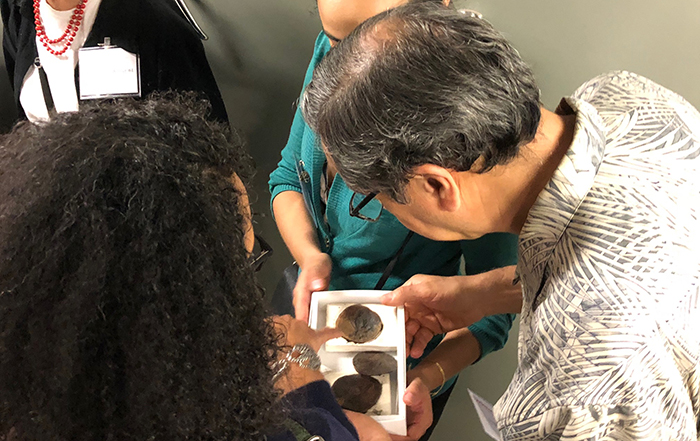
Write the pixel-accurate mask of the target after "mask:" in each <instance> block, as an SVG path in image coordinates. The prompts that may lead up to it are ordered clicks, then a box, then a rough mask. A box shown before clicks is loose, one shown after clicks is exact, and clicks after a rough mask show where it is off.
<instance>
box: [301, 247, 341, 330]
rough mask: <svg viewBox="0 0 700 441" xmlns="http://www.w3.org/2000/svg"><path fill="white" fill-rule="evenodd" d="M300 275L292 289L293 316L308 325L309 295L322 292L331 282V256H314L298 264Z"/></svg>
mask: <svg viewBox="0 0 700 441" xmlns="http://www.w3.org/2000/svg"><path fill="white" fill-rule="evenodd" d="M299 265H300V267H301V273H299V279H297V284H296V286H295V287H294V291H293V294H294V315H295V317H296V318H297V319H298V320H301V321H303V322H306V323H308V321H309V306H310V305H311V293H313V292H316V291H323V290H325V289H326V288H328V285H329V284H330V282H331V268H332V265H333V264H332V262H331V256H329V255H328V254H326V253H318V254H314V255H312V256H310V257H307V258H305V259H304V261H303V263H302V262H299Z"/></svg>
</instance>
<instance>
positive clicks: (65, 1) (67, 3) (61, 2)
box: [46, 0, 80, 11]
mask: <svg viewBox="0 0 700 441" xmlns="http://www.w3.org/2000/svg"><path fill="white" fill-rule="evenodd" d="M46 2H47V3H48V4H49V6H51V7H52V8H54V9H55V10H57V11H69V10H71V9H75V7H76V6H78V3H80V0H46Z"/></svg>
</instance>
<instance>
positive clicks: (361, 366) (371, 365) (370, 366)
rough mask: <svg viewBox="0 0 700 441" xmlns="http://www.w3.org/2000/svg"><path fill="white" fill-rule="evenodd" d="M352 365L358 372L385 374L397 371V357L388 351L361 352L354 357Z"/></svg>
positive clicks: (363, 373)
mask: <svg viewBox="0 0 700 441" xmlns="http://www.w3.org/2000/svg"><path fill="white" fill-rule="evenodd" d="M352 365H353V366H355V370H356V371H357V373H358V374H362V375H384V374H390V373H392V372H396V368H397V365H396V359H395V358H394V357H392V356H391V355H389V354H387V353H386V352H378V351H367V352H360V353H359V354H357V355H355V356H354V357H353V358H352Z"/></svg>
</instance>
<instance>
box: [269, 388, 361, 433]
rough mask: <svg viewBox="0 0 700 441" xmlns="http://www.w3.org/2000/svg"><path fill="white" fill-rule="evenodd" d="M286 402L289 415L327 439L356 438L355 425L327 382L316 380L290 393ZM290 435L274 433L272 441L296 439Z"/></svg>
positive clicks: (284, 402)
mask: <svg viewBox="0 0 700 441" xmlns="http://www.w3.org/2000/svg"><path fill="white" fill-rule="evenodd" d="M282 400H283V405H284V406H286V407H287V409H289V412H290V417H291V418H292V419H293V420H294V421H295V422H297V423H298V424H300V425H301V426H302V427H304V429H306V431H307V432H309V433H310V434H311V435H316V436H321V437H323V439H326V440H337V441H357V440H358V439H359V437H358V435H357V431H356V430H355V427H354V426H353V425H352V423H351V422H350V420H348V418H347V417H346V416H345V413H344V412H343V409H341V408H340V405H339V404H338V402H337V401H336V400H335V397H334V396H333V393H332V392H331V387H330V385H329V384H328V382H326V381H323V380H322V381H314V382H313V383H309V384H307V385H306V386H303V387H300V388H299V389H295V390H293V391H291V392H289V393H288V394H287V395H285V396H284V398H283V399H282ZM286 435H287V436H286V437H285V436H283V435H282V436H279V435H278V436H273V437H272V438H268V439H270V440H271V441H277V440H282V439H294V437H290V435H291V434H286Z"/></svg>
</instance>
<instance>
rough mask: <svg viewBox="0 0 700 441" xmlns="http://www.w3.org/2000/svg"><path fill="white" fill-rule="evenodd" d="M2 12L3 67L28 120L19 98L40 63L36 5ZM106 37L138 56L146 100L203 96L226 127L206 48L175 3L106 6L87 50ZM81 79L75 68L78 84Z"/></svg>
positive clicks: (129, 0) (149, 0) (114, 1)
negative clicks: (178, 94)
mask: <svg viewBox="0 0 700 441" xmlns="http://www.w3.org/2000/svg"><path fill="white" fill-rule="evenodd" d="M0 12H1V13H2V22H3V26H4V28H3V42H2V43H3V44H2V46H3V51H4V53H5V65H6V67H7V73H8V75H9V77H10V82H11V83H12V87H13V90H14V95H15V104H16V106H17V109H18V112H19V114H20V116H22V117H24V111H23V110H22V106H21V105H20V102H19V95H20V91H21V89H22V82H23V81H24V76H25V75H26V73H27V70H28V69H29V68H30V66H31V65H32V63H33V62H34V59H35V58H36V57H37V50H36V31H35V29H34V12H33V6H32V0H0ZM105 37H109V38H111V40H112V44H114V45H116V46H119V47H121V48H122V49H125V50H127V51H129V52H132V53H136V54H139V56H140V58H141V95H142V96H144V97H145V96H147V95H148V94H149V93H151V92H154V91H164V90H168V89H173V90H191V91H196V92H201V93H202V94H204V96H205V97H206V98H207V99H208V100H209V101H210V102H211V106H212V115H211V116H212V118H213V119H216V120H219V121H224V122H228V116H227V114H226V108H225V107H224V102H223V99H222V98H221V92H220V91H219V88H218V86H217V85H216V81H215V80H214V75H213V74H212V72H211V68H210V67H209V63H208V62H207V57H206V55H205V53H204V46H202V42H201V41H200V40H199V38H198V36H197V34H196V33H195V31H194V29H193V28H192V26H191V25H190V24H189V23H188V22H187V20H186V19H185V17H183V15H182V13H181V12H180V10H179V8H178V6H177V5H176V4H175V3H173V2H172V0H102V3H101V4H100V8H99V10H98V11H97V17H96V18H95V23H94V25H93V26H92V30H91V31H90V34H89V35H88V37H87V40H86V41H85V44H84V45H83V47H94V46H97V44H98V43H102V42H103V41H104V38H105ZM77 76H78V69H77V68H76V80H77ZM77 87H79V86H78V82H77V81H76V88H77Z"/></svg>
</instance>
